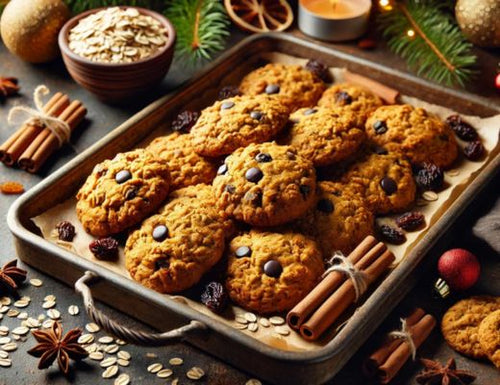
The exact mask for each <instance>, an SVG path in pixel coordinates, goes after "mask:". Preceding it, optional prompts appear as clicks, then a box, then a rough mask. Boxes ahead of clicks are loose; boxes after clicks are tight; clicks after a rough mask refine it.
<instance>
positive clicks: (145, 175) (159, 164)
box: [76, 149, 170, 237]
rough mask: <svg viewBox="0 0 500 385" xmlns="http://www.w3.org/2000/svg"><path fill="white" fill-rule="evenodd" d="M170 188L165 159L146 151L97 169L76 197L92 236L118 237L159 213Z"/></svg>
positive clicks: (122, 155) (125, 155)
mask: <svg viewBox="0 0 500 385" xmlns="http://www.w3.org/2000/svg"><path fill="white" fill-rule="evenodd" d="M169 189H170V173H169V169H168V165H167V164H166V163H165V162H164V161H163V160H161V159H159V158H156V157H155V156H154V155H153V154H152V153H150V152H149V151H146V150H144V149H138V150H134V151H130V152H125V153H120V154H118V155H116V156H115V157H114V158H113V159H111V160H105V161H104V162H102V163H99V164H98V165H96V166H95V167H94V170H93V171H92V174H90V175H89V177H88V178H87V180H86V181H85V183H84V184H83V186H82V187H81V188H80V190H79V191H78V193H77V195H76V198H77V200H78V202H77V204H76V213H77V215H78V218H79V219H80V221H81V222H82V225H83V227H84V228H85V230H86V231H87V232H89V233H90V234H92V235H95V236H99V237H103V236H108V235H110V234H116V233H119V232H121V231H123V230H125V229H127V228H129V227H132V226H134V225H136V224H137V223H139V222H140V221H141V220H143V219H144V218H145V217H147V216H148V215H149V214H151V213H152V212H154V211H156V209H157V208H158V207H159V206H160V204H161V203H162V202H163V201H164V200H165V198H166V197H167V195H168V192H169Z"/></svg>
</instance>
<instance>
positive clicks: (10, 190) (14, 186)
mask: <svg viewBox="0 0 500 385" xmlns="http://www.w3.org/2000/svg"><path fill="white" fill-rule="evenodd" d="M0 191H2V193H4V194H7V195H17V194H22V193H23V192H24V186H23V185H22V184H21V183H19V182H5V183H2V184H0Z"/></svg>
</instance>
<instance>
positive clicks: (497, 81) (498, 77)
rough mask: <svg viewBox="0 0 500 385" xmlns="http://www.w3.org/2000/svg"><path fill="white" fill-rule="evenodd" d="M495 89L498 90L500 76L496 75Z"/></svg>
mask: <svg viewBox="0 0 500 385" xmlns="http://www.w3.org/2000/svg"><path fill="white" fill-rule="evenodd" d="M495 87H496V88H497V90H500V74H497V76H496V77H495Z"/></svg>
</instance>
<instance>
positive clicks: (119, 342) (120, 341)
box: [115, 338, 127, 346]
mask: <svg viewBox="0 0 500 385" xmlns="http://www.w3.org/2000/svg"><path fill="white" fill-rule="evenodd" d="M115 342H116V343H117V344H118V345H120V346H123V345H127V343H126V342H125V341H123V340H120V339H119V338H117V339H116V340H115Z"/></svg>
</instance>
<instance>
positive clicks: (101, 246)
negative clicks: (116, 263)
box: [89, 237, 118, 260]
mask: <svg viewBox="0 0 500 385" xmlns="http://www.w3.org/2000/svg"><path fill="white" fill-rule="evenodd" d="M89 249H90V251H91V252H92V254H94V256H95V257H96V258H97V259H105V260H109V259H115V258H117V257H118V241H117V240H116V239H114V238H112V237H105V238H99V239H96V240H95V241H92V242H90V244H89Z"/></svg>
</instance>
